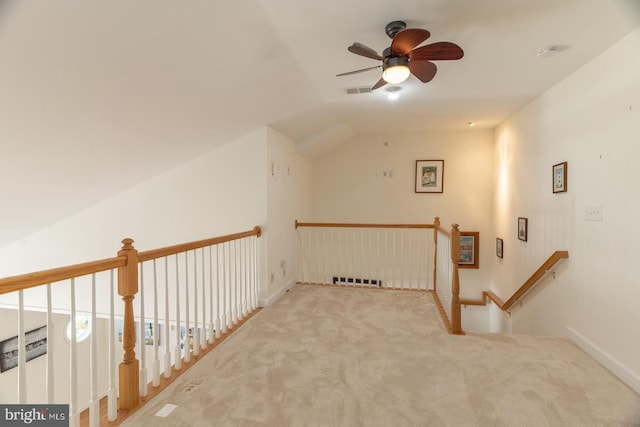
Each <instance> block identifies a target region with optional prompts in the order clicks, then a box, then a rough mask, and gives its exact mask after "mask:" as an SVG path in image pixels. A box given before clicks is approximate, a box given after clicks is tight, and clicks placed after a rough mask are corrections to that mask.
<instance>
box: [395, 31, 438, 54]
mask: <svg viewBox="0 0 640 427" xmlns="http://www.w3.org/2000/svg"><path fill="white" fill-rule="evenodd" d="M429 36H431V34H430V33H429V31H427V30H423V29H422V28H408V29H406V30H402V31H400V32H399V33H398V34H396V36H395V37H394V38H393V41H392V42H391V54H392V55H395V56H404V55H407V54H408V53H409V52H411V49H413V48H414V47H416V46H418V45H419V44H420V43H422V42H423V41H425V40H426V39H428V38H429Z"/></svg>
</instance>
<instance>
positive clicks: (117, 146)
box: [0, 0, 640, 246]
mask: <svg viewBox="0 0 640 427" xmlns="http://www.w3.org/2000/svg"><path fill="white" fill-rule="evenodd" d="M393 20H405V21H406V22H407V24H408V26H409V27H417V28H425V29H427V30H429V31H430V32H431V38H430V39H429V40H427V42H425V44H428V43H431V42H436V41H451V42H454V43H456V44H458V45H460V46H461V47H462V48H463V49H464V51H465V56H464V58H463V59H461V60H459V61H440V62H438V63H437V65H438V70H439V71H438V73H437V75H436V77H435V78H434V79H433V80H432V81H431V82H430V83H427V84H422V83H420V82H419V81H418V80H417V79H415V78H414V77H410V79H409V80H408V81H407V82H405V83H403V84H402V85H401V86H402V90H401V92H400V99H399V100H397V101H394V102H390V101H388V100H387V99H386V96H385V95H386V92H385V91H384V88H382V89H379V90H377V91H375V92H373V93H370V94H360V95H345V93H344V89H345V88H347V87H360V86H371V85H372V84H374V83H375V82H376V81H377V80H378V79H379V77H380V70H373V71H368V72H364V73H360V74H355V75H352V76H346V77H336V76H335V75H336V74H338V73H342V72H346V71H352V70H357V69H361V68H366V67H370V66H374V65H377V63H376V61H374V60H371V59H368V58H364V57H361V56H357V55H354V54H352V53H350V52H348V51H347V49H346V48H347V46H349V45H350V44H352V43H353V42H354V41H358V42H361V43H363V44H365V45H367V46H370V47H372V48H374V49H375V50H377V51H378V52H382V50H383V49H384V48H386V47H388V46H389V44H390V41H391V40H390V39H389V38H388V37H387V36H386V35H385V33H384V27H385V25H386V24H387V23H388V22H390V21H393ZM638 26H640V4H639V1H638V0H562V1H558V0H483V1H472V0H398V1H393V2H390V1H382V0H368V1H344V0H343V1H337V0H324V1H318V2H305V1H294V0H246V1H241V2H221V1H213V0H210V1H206V0H184V1H179V2H176V1H174V0H110V1H102V2H78V1H76V0H48V1H37V2H36V1H21V2H19V1H18V0H0V148H1V150H2V155H1V156H0V197H1V200H2V209H1V210H0V246H2V245H3V244H5V243H8V242H10V241H13V240H16V239H18V238H20V237H22V236H24V235H26V234H29V233H31V232H33V231H35V230H37V229H38V228H40V227H42V226H44V225H47V224H49V223H51V222H54V221H56V220H58V219H61V218H63V217H65V216H67V215H69V214H70V213H73V212H76V211H78V210H80V209H83V208H86V207H88V206H90V205H92V204H95V203H97V202H98V201H100V200H103V199H104V198H106V197H109V196H111V195H114V194H117V193H118V192H120V191H123V190H124V189H126V188H128V187H130V186H132V185H134V184H136V183H138V182H140V181H142V180H145V179H148V178H150V177H152V176H154V175H156V174H158V173H160V172H162V171H164V170H167V169H169V168H171V167H173V166H176V165H177V164H180V163H183V162H185V161H187V160H189V159H191V158H193V157H195V156H198V155H200V154H202V153H204V152H206V151H209V150H211V149H213V148H215V147H216V146H218V145H221V144H224V143H226V142H229V141H232V140H233V139H235V138H237V137H239V136H242V135H244V134H246V133H247V132H249V131H251V130H254V129H257V128H260V127H262V126H265V125H268V126H271V127H273V128H274V129H276V130H278V131H280V132H282V133H283V134H285V135H287V136H289V137H291V138H292V139H294V140H296V141H297V142H298V144H299V146H300V147H303V148H304V147H308V146H313V147H312V149H308V150H306V152H308V153H320V152H322V151H323V149H327V147H332V146H333V145H335V143H336V139H338V140H339V139H344V138H347V137H349V136H351V135H358V134H367V133H380V132H384V133H392V132H401V131H420V130H426V129H461V128H465V127H466V123H467V122H470V121H476V122H478V127H481V128H493V127H495V126H496V125H498V124H499V123H501V122H502V121H504V120H505V119H506V118H507V117H509V116H510V115H511V114H513V113H514V112H515V111H517V110H518V109H520V108H521V107H523V106H524V105H526V104H527V103H528V102H530V101H531V100H532V99H534V98H535V97H537V96H538V95H539V94H541V93H542V92H543V91H545V90H547V89H548V88H550V87H551V86H553V85H555V84H556V83H558V82H559V81H560V80H562V79H563V78H564V77H566V76H567V75H569V74H570V73H571V72H573V71H574V70H576V69H577V68H579V67H580V66H581V65H583V64H585V63H586V62H588V61H589V60H590V59H591V58H593V57H594V56H596V55H597V54H598V53H600V52H602V51H603V50H605V49H606V48H607V47H609V46H610V45H612V44H613V43H614V42H616V41H617V40H619V39H620V38H622V37H623V36H624V35H626V34H628V33H629V32H631V31H632V30H633V29H635V28H637V27H638ZM551 45H556V46H558V47H559V52H558V53H557V54H555V55H552V56H549V57H546V58H538V57H536V50H537V49H538V48H541V47H546V46H551ZM630 54H637V52H635V53H630ZM612 66H615V64H612ZM603 78H606V77H605V76H603ZM323 144H324V148H323ZM303 151H305V150H303Z"/></svg>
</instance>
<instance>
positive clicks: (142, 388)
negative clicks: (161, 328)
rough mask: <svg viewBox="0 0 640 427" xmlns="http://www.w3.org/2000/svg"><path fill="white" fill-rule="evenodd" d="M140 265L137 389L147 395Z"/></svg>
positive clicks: (141, 394) (142, 272)
mask: <svg viewBox="0 0 640 427" xmlns="http://www.w3.org/2000/svg"><path fill="white" fill-rule="evenodd" d="M139 266H140V286H139V291H138V295H139V297H140V335H138V337H139V338H138V342H139V344H140V347H139V348H140V374H139V375H140V377H139V389H140V396H146V395H147V356H146V353H147V352H146V348H145V341H144V335H145V326H146V325H145V317H144V294H145V292H144V266H143V265H142V263H140V264H139Z"/></svg>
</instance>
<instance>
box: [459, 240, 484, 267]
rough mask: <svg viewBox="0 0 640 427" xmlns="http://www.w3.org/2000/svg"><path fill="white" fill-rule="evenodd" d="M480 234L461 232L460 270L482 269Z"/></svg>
mask: <svg viewBox="0 0 640 427" xmlns="http://www.w3.org/2000/svg"><path fill="white" fill-rule="evenodd" d="M479 247H480V233H479V232H478V231H461V232H460V259H459V260H458V268H480V250H479Z"/></svg>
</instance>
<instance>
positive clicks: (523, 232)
mask: <svg viewBox="0 0 640 427" xmlns="http://www.w3.org/2000/svg"><path fill="white" fill-rule="evenodd" d="M528 228H529V221H528V220H527V218H522V217H520V218H518V239H519V240H522V241H523V242H526V241H527V234H528V232H529V230H528Z"/></svg>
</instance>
